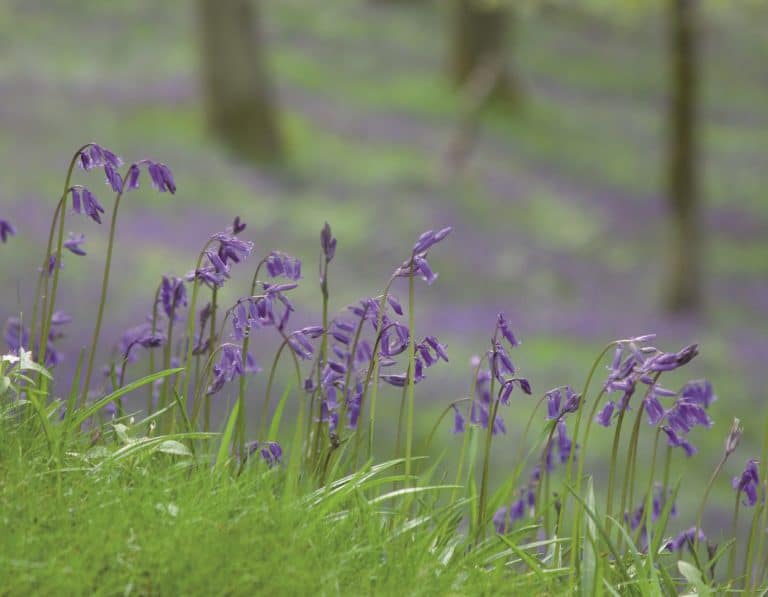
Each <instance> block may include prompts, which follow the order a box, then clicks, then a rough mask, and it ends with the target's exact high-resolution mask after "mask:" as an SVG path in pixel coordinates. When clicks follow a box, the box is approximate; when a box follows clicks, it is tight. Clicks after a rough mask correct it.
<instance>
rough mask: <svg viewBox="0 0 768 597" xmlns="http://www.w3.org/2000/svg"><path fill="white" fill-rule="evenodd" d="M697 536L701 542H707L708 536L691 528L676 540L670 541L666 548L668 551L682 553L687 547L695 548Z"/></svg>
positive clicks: (680, 534)
mask: <svg viewBox="0 0 768 597" xmlns="http://www.w3.org/2000/svg"><path fill="white" fill-rule="evenodd" d="M697 535H698V540H699V542H703V541H706V540H707V538H706V536H705V535H704V531H702V530H701V529H698V533H697V532H696V527H691V528H689V529H685V530H684V531H682V532H680V533H679V534H678V535H677V536H676V537H675V538H674V539H672V540H671V541H668V542H667V544H666V545H665V546H664V547H665V548H666V549H667V551H680V550H682V549H683V548H684V547H686V546H690V547H693V544H694V543H695V541H696V536H697Z"/></svg>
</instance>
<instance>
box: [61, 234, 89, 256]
mask: <svg viewBox="0 0 768 597" xmlns="http://www.w3.org/2000/svg"><path fill="white" fill-rule="evenodd" d="M84 242H85V234H80V235H78V236H75V235H74V234H72V233H71V232H70V233H69V238H68V239H67V240H65V241H64V243H63V247H64V248H65V249H67V250H68V251H70V252H71V253H73V254H75V255H80V256H84V255H85V251H84V250H83V249H82V247H81V246H80V245H82V244H83V243H84Z"/></svg>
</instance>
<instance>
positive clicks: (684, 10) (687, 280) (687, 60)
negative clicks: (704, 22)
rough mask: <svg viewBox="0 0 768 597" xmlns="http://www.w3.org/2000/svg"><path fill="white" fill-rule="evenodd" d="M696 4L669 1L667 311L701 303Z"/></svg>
mask: <svg viewBox="0 0 768 597" xmlns="http://www.w3.org/2000/svg"><path fill="white" fill-rule="evenodd" d="M696 1H697V0H670V13H669V14H670V23H669V26H670V32H669V33H670V48H669V51H670V58H671V93H670V103H669V148H668V151H669V154H668V168H669V170H668V183H667V184H668V194H669V208H670V228H671V230H670V235H671V238H670V252H669V257H668V267H669V274H668V280H667V306H668V308H669V309H670V310H672V311H693V310H695V309H696V308H697V307H699V305H700V301H701V291H700V283H701V281H700V277H701V275H700V263H699V250H700V246H699V243H700V239H699V213H698V211H699V210H698V188H697V186H698V185H697V182H698V180H697V178H698V177H697V160H698V155H697V154H698V147H697V145H698V143H697V134H696V133H697V131H696V125H697V96H698V81H697V53H696Z"/></svg>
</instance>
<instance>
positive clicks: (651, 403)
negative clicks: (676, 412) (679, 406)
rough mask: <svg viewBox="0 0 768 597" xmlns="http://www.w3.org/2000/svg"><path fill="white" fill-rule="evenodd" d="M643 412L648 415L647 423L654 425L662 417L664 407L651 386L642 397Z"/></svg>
mask: <svg viewBox="0 0 768 597" xmlns="http://www.w3.org/2000/svg"><path fill="white" fill-rule="evenodd" d="M643 403H644V404H645V414H646V415H648V424H649V425H653V426H656V425H658V424H659V422H660V421H661V419H663V418H664V407H663V406H662V405H661V402H659V398H658V395H657V394H656V392H654V391H653V388H651V389H650V390H649V391H648V393H647V394H646V396H645V398H644V399H643Z"/></svg>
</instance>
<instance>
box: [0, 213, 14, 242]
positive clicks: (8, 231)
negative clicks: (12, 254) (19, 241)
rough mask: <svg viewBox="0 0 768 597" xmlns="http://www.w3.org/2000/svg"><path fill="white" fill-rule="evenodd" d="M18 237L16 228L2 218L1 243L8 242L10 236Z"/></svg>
mask: <svg viewBox="0 0 768 597" xmlns="http://www.w3.org/2000/svg"><path fill="white" fill-rule="evenodd" d="M15 235H16V228H14V227H13V224H11V223H10V222H9V221H8V220H3V219H2V218H0V241H2V242H6V241H7V240H8V237H9V236H15Z"/></svg>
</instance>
